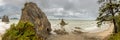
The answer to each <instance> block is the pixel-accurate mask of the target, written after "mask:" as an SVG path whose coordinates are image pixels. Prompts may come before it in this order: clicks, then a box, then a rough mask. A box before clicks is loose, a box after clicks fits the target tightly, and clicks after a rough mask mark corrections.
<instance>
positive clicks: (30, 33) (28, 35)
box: [2, 22, 43, 40]
mask: <svg viewBox="0 0 120 40" xmlns="http://www.w3.org/2000/svg"><path fill="white" fill-rule="evenodd" d="M2 40H43V39H42V37H41V38H38V37H37V35H36V32H35V29H34V25H33V24H31V23H29V22H26V23H23V22H20V23H19V24H18V25H16V26H15V24H12V25H11V27H10V29H8V30H7V31H6V33H5V34H4V35H3V37H2Z"/></svg>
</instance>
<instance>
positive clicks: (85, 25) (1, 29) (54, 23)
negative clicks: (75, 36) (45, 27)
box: [0, 19, 109, 34]
mask: <svg viewBox="0 0 120 40" xmlns="http://www.w3.org/2000/svg"><path fill="white" fill-rule="evenodd" d="M49 21H50V23H51V28H52V30H53V31H54V30H57V29H61V26H60V22H61V20H55V19H54V20H53V19H50V20H49ZM64 21H65V22H66V23H68V24H67V25H65V26H64V27H63V28H65V30H66V31H67V32H72V31H74V30H80V31H83V32H91V33H94V32H100V31H104V30H106V29H107V28H108V27H109V25H108V24H104V25H102V26H101V27H97V24H96V23H97V21H94V20H64ZM18 22H19V20H10V22H9V23H4V22H1V19H0V34H4V33H5V31H6V30H7V29H9V28H10V25H11V24H13V23H15V24H17V23H18ZM75 27H80V29H75ZM53 31H52V32H53Z"/></svg>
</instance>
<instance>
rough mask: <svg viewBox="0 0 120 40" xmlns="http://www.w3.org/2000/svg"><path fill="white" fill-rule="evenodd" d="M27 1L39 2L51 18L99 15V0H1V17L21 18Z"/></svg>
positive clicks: (87, 17)
mask: <svg viewBox="0 0 120 40" xmlns="http://www.w3.org/2000/svg"><path fill="white" fill-rule="evenodd" d="M26 2H34V3H37V5H38V6H39V8H40V9H41V10H42V11H43V12H45V14H46V15H47V17H48V18H49V19H61V18H63V19H79V20H95V19H96V17H97V16H98V8H99V7H98V3H97V0H0V17H2V16H3V15H8V16H9V17H10V18H12V17H17V18H20V16H21V9H22V8H23V7H24V4H25V3H26Z"/></svg>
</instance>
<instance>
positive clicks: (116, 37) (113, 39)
mask: <svg viewBox="0 0 120 40" xmlns="http://www.w3.org/2000/svg"><path fill="white" fill-rule="evenodd" d="M108 40H120V32H119V33H117V34H113V35H111V36H110V38H109V39H108Z"/></svg>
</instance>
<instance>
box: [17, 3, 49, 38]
mask: <svg viewBox="0 0 120 40" xmlns="http://www.w3.org/2000/svg"><path fill="white" fill-rule="evenodd" d="M19 22H30V23H33V24H34V28H35V31H36V34H37V36H38V37H43V38H44V39H46V38H47V37H48V36H49V35H50V32H51V24H50V22H49V21H48V19H47V16H46V15H45V13H44V12H43V11H42V10H41V9H40V8H39V7H38V6H37V4H36V3H33V2H29V3H26V4H25V5H24V8H23V9H22V15H21V18H20V21H19Z"/></svg>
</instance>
